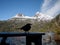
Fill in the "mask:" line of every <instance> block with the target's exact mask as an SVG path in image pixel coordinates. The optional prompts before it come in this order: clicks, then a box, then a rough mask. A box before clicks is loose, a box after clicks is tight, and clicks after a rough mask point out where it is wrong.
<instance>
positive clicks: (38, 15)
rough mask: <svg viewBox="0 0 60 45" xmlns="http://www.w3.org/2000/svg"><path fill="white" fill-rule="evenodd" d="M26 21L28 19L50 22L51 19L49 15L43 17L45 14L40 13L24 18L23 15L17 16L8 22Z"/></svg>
mask: <svg viewBox="0 0 60 45" xmlns="http://www.w3.org/2000/svg"><path fill="white" fill-rule="evenodd" d="M27 19H30V20H38V21H40V20H43V21H44V20H51V19H53V17H51V16H49V15H45V14H42V13H40V12H36V14H35V16H32V17H30V16H24V15H23V14H17V15H16V16H13V17H12V18H11V19H10V20H27Z"/></svg>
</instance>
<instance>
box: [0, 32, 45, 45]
mask: <svg viewBox="0 0 60 45" xmlns="http://www.w3.org/2000/svg"><path fill="white" fill-rule="evenodd" d="M42 35H45V33H35V32H29V33H14V32H0V37H2V38H3V39H2V40H1V44H0V45H9V44H6V39H7V38H8V37H17V36H26V45H31V42H34V43H35V45H37V44H38V45H42Z"/></svg>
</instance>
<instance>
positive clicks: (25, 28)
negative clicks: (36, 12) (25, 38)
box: [20, 23, 32, 32]
mask: <svg viewBox="0 0 60 45" xmlns="http://www.w3.org/2000/svg"><path fill="white" fill-rule="evenodd" d="M31 25H32V24H30V23H28V24H26V25H24V26H23V27H21V28H20V29H21V30H24V31H25V32H28V31H29V30H30V29H31Z"/></svg>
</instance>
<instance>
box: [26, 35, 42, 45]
mask: <svg viewBox="0 0 60 45" xmlns="http://www.w3.org/2000/svg"><path fill="white" fill-rule="evenodd" d="M32 42H34V44H35V45H42V35H28V36H26V45H31V43H32Z"/></svg>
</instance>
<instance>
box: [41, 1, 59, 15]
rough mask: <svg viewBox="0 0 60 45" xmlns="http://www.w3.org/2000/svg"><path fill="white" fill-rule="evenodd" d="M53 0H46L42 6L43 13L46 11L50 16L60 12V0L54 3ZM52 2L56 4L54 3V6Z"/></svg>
mask: <svg viewBox="0 0 60 45" xmlns="http://www.w3.org/2000/svg"><path fill="white" fill-rule="evenodd" d="M52 1H54V0H44V3H43V5H42V8H41V9H42V10H41V13H44V14H47V15H50V16H55V15H57V14H59V13H60V0H56V1H55V2H54V3H53V2H52ZM51 4H52V5H53V4H54V5H53V6H52V5H51ZM49 6H50V8H49ZM51 6H52V7H51Z"/></svg>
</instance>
